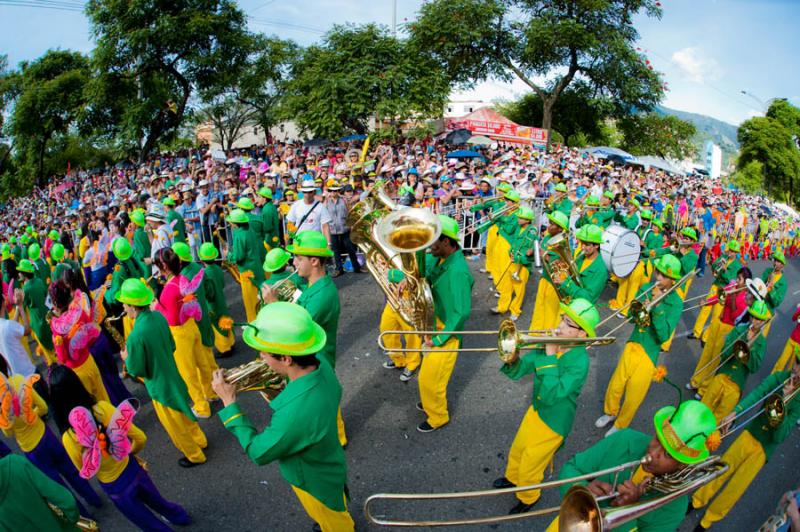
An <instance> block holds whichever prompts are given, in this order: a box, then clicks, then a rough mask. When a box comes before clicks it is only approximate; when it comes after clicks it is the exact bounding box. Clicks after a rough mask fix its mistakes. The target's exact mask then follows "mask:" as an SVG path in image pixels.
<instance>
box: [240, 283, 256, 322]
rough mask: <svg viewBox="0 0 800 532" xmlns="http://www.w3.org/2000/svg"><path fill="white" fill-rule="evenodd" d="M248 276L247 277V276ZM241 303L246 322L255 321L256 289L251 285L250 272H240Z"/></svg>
mask: <svg viewBox="0 0 800 532" xmlns="http://www.w3.org/2000/svg"><path fill="white" fill-rule="evenodd" d="M247 274H249V275H247ZM241 281H242V302H243V303H244V312H245V314H246V315H247V321H253V320H255V319H256V314H257V312H256V307H257V306H258V287H257V286H256V285H255V284H253V281H252V272H242V276H241Z"/></svg>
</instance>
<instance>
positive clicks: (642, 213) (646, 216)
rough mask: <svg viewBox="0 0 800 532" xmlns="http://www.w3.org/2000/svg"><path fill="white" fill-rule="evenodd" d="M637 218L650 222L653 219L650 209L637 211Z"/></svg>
mask: <svg viewBox="0 0 800 532" xmlns="http://www.w3.org/2000/svg"><path fill="white" fill-rule="evenodd" d="M639 216H641V217H642V220H652V219H653V211H651V210H650V209H642V210H641V211H639Z"/></svg>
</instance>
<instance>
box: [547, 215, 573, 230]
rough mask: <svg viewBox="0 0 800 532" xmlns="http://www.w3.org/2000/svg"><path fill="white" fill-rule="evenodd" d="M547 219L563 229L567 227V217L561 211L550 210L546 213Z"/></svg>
mask: <svg viewBox="0 0 800 532" xmlns="http://www.w3.org/2000/svg"><path fill="white" fill-rule="evenodd" d="M547 219H548V220H550V221H551V222H553V223H554V224H556V225H557V226H559V227H560V228H561V229H563V230H564V231H566V230H567V227H569V218H567V215H566V214H564V213H563V212H561V211H555V212H551V213H550V214H548V215H547Z"/></svg>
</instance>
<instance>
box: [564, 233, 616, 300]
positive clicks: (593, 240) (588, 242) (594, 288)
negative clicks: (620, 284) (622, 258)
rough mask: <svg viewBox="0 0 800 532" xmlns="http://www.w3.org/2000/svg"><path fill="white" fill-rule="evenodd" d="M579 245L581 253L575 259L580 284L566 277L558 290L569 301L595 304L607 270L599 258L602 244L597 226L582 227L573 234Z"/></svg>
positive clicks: (604, 284) (601, 289)
mask: <svg viewBox="0 0 800 532" xmlns="http://www.w3.org/2000/svg"><path fill="white" fill-rule="evenodd" d="M575 237H576V238H577V239H578V241H579V242H580V243H581V252H580V253H579V254H578V257H577V258H576V259H575V265H576V266H577V267H578V273H579V274H580V284H578V283H576V282H575V281H574V280H572V278H570V277H568V278H567V279H566V280H565V281H564V282H563V283H561V285H559V287H558V289H559V291H560V292H563V293H564V294H566V295H567V296H568V297H569V298H570V299H576V298H583V299H588V300H589V301H591V302H592V303H593V304H595V303H597V300H598V299H599V298H600V294H602V293H603V289H604V288H605V287H606V282H608V269H606V263H605V262H603V259H602V258H601V257H600V244H602V243H603V230H602V229H600V228H599V227H598V226H596V225H593V224H590V225H584V226H583V227H581V228H580V229H578V232H577V233H576V234H575Z"/></svg>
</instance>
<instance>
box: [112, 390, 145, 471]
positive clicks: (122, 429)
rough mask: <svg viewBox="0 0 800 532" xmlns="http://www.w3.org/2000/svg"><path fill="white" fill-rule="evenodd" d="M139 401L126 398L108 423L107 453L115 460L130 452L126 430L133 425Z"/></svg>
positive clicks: (129, 441) (129, 442)
mask: <svg viewBox="0 0 800 532" xmlns="http://www.w3.org/2000/svg"><path fill="white" fill-rule="evenodd" d="M138 404H139V401H137V400H136V399H133V400H129V399H126V400H125V401H122V402H121V403H120V404H119V406H118V407H117V409H116V410H114V413H113V414H112V415H111V421H110V422H109V423H108V428H107V429H106V435H107V437H108V454H110V455H111V456H112V458H114V459H115V460H117V461H120V460H123V459H124V458H125V457H127V456H128V455H129V454H131V440H129V439H128V431H129V430H130V428H131V425H133V416H135V415H136V410H137V408H138Z"/></svg>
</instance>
